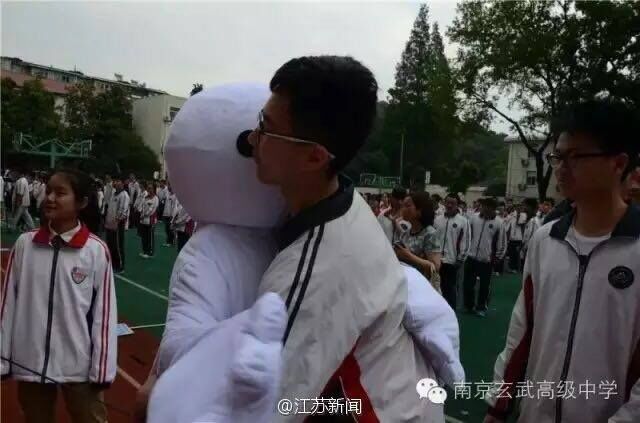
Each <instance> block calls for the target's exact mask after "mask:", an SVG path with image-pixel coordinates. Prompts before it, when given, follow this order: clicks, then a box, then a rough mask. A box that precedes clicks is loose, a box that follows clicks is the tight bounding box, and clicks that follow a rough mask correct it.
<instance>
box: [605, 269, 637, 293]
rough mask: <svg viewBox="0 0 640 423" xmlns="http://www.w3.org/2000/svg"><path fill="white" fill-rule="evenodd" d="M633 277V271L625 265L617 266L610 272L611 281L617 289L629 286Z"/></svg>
mask: <svg viewBox="0 0 640 423" xmlns="http://www.w3.org/2000/svg"><path fill="white" fill-rule="evenodd" d="M633 279H634V278H633V272H632V271H631V269H629V268H628V267H625V266H616V267H614V268H613V269H611V271H610V272H609V283H610V284H611V286H613V287H614V288H617V289H625V288H629V287H630V286H631V285H632V284H633Z"/></svg>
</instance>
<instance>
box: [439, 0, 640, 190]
mask: <svg viewBox="0 0 640 423" xmlns="http://www.w3.org/2000/svg"><path fill="white" fill-rule="evenodd" d="M457 13H458V16H457V17H456V19H455V20H454V22H453V24H452V26H451V28H450V29H449V32H448V35H449V37H450V38H451V40H452V41H454V42H457V43H459V44H460V46H461V48H460V50H459V52H458V69H457V70H456V75H457V82H458V84H459V85H458V87H459V88H460V90H461V91H462V92H463V93H464V95H465V101H464V105H465V107H466V108H467V109H468V110H473V111H475V112H476V113H477V112H480V113H482V112H483V111H484V112H486V111H491V112H492V113H495V114H497V115H498V116H500V117H502V118H503V119H505V120H506V121H507V122H509V123H510V124H511V126H512V128H513V130H515V131H516V132H517V134H518V137H519V138H520V141H521V142H522V143H523V144H524V145H525V146H526V148H527V149H528V150H529V151H530V152H531V153H532V154H533V155H534V157H535V160H536V171H537V180H538V197H539V198H540V199H543V198H544V197H546V192H547V188H548V185H549V180H550V177H551V168H550V167H549V166H545V163H544V157H543V154H544V151H545V149H546V148H547V147H548V145H549V144H550V143H551V142H553V141H554V140H555V139H556V138H557V135H558V134H555V133H554V131H553V129H554V128H553V127H552V119H553V118H554V117H556V116H558V115H559V114H560V113H561V111H562V110H563V109H564V108H565V107H566V106H567V105H570V104H572V103H575V102H577V101H580V100H583V99H587V98H593V97H595V96H598V95H603V94H607V95H609V96H612V97H615V98H619V99H622V100H624V101H629V102H633V103H634V104H640V102H639V98H640V89H639V87H640V78H639V74H640V72H639V66H640V65H638V63H640V47H639V45H638V37H639V36H640V34H639V33H638V32H639V31H640V29H639V28H640V25H639V23H640V10H639V8H638V7H637V4H635V3H634V2H630V1H629V2H575V1H574V0H556V1H554V2H539V1H535V0H523V1H517V2H503V1H498V0H488V1H485V2H464V3H461V4H459V5H458V11H457ZM500 96H502V97H505V98H507V99H509V105H510V106H517V107H518V108H519V109H520V110H521V111H522V113H523V116H522V117H520V118H516V117H514V116H510V115H509V114H508V113H507V112H506V111H505V110H503V109H502V108H500V107H499V106H498V104H497V101H498V99H499V97H500ZM537 140H541V142H540V143H536V141H537Z"/></svg>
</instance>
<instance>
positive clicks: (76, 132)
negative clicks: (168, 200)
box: [65, 84, 160, 177]
mask: <svg viewBox="0 0 640 423" xmlns="http://www.w3.org/2000/svg"><path fill="white" fill-rule="evenodd" d="M65 109H66V110H65V111H66V115H65V116H66V120H67V127H66V128H65V137H66V139H69V140H78V139H91V140H92V142H93V149H92V152H91V156H92V157H91V158H90V159H89V160H86V161H85V162H84V163H83V166H86V167H88V168H90V169H93V170H94V172H95V173H98V174H100V173H107V172H110V173H129V172H135V173H136V174H140V175H142V176H144V177H151V175H152V174H153V172H154V171H156V170H158V169H159V168H160V164H159V163H158V160H157V158H156V156H155V154H154V153H153V152H152V150H151V149H150V148H149V147H148V146H147V145H146V144H144V142H143V141H142V139H141V138H140V137H139V136H138V135H137V134H136V133H135V131H134V127H133V118H132V115H131V110H132V105H131V100H130V97H129V93H128V92H127V91H126V90H124V89H122V88H120V87H112V88H111V89H109V90H107V91H103V92H100V93H96V92H95V91H94V89H93V87H92V86H91V84H79V85H76V86H74V87H73V88H72V89H71V90H70V92H69V94H68V95H67V99H66V108H65Z"/></svg>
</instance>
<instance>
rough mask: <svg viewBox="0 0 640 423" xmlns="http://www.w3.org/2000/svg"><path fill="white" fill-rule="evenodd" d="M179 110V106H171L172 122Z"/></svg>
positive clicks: (170, 116) (170, 117)
mask: <svg viewBox="0 0 640 423" xmlns="http://www.w3.org/2000/svg"><path fill="white" fill-rule="evenodd" d="M179 111H180V108H179V107H169V119H171V122H173V119H174V118H175V117H176V115H177V114H178V112H179Z"/></svg>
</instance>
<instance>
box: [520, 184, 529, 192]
mask: <svg viewBox="0 0 640 423" xmlns="http://www.w3.org/2000/svg"><path fill="white" fill-rule="evenodd" d="M518 189H519V190H520V191H524V190H526V189H527V184H518Z"/></svg>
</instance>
